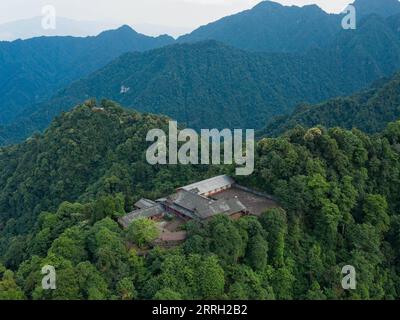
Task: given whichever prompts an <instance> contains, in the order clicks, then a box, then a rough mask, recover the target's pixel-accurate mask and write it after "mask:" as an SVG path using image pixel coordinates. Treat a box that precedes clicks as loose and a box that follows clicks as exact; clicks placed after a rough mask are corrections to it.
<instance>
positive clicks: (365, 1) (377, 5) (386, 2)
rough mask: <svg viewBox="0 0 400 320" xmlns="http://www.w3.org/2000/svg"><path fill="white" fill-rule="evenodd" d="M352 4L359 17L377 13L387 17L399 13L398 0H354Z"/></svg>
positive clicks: (399, 5) (399, 3)
mask: <svg viewBox="0 0 400 320" xmlns="http://www.w3.org/2000/svg"><path fill="white" fill-rule="evenodd" d="M353 5H354V6H355V7H356V9H357V13H358V14H359V15H360V16H361V17H362V16H367V15H369V14H378V15H379V16H381V17H384V18H387V17H389V16H392V15H395V14H399V13H400V2H399V0H356V1H355V2H354V4H353Z"/></svg>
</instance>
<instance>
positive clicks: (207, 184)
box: [179, 175, 235, 194]
mask: <svg viewBox="0 0 400 320" xmlns="http://www.w3.org/2000/svg"><path fill="white" fill-rule="evenodd" d="M234 183H235V181H234V180H233V179H232V178H231V177H229V176H227V175H222V176H218V177H214V178H210V179H207V180H203V181H199V182H196V183H193V184H190V185H188V186H185V187H182V188H179V189H183V190H186V191H192V192H194V193H198V194H206V193H208V192H210V191H213V190H216V189H220V188H224V187H226V186H231V185H233V184H234Z"/></svg>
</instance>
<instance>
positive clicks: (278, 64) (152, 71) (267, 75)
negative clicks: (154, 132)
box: [0, 15, 400, 145]
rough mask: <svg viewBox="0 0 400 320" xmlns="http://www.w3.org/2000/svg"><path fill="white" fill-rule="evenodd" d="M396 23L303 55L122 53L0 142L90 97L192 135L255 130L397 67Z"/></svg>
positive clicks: (184, 47)
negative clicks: (178, 125) (162, 119)
mask: <svg viewBox="0 0 400 320" xmlns="http://www.w3.org/2000/svg"><path fill="white" fill-rule="evenodd" d="M399 21H400V15H396V16H392V17H389V18H387V19H385V18H382V17H379V16H377V15H369V16H367V17H364V18H363V19H361V21H359V23H358V27H357V29H356V30H342V31H341V32H339V33H338V34H337V35H336V38H335V40H334V42H333V44H332V46H331V47H330V48H329V49H326V50H320V49H318V50H317V49H315V50H310V51H309V52H306V53H304V54H294V53H290V54H289V53H276V54H275V53H252V52H247V51H243V50H239V49H235V48H232V47H229V46H226V45H224V44H221V43H218V42H215V41H204V42H199V43H190V44H174V45H170V46H167V47H163V48H159V49H155V50H151V51H147V52H144V53H129V54H126V55H124V56H122V57H120V58H118V59H116V60H115V61H113V62H112V63H110V64H108V65H107V66H105V67H104V68H102V69H100V70H98V71H96V72H95V73H92V74H91V75H89V76H88V77H86V78H84V79H82V80H80V81H77V82H75V83H73V84H71V85H70V86H67V87H66V88H65V89H63V90H60V91H59V92H58V93H57V94H56V95H55V96H53V98H52V99H50V100H49V101H48V102H45V103H42V104H35V105H33V106H27V107H26V108H25V109H24V110H23V112H21V113H20V114H19V116H18V120H17V121H15V122H14V123H13V124H11V125H9V126H3V127H0V143H2V144H3V145H4V144H9V143H14V142H17V141H21V139H24V138H26V137H28V136H29V135H30V134H32V132H34V131H37V130H43V129H44V128H46V127H47V125H48V124H49V123H50V121H51V120H52V119H53V117H54V116H56V115H57V114H59V113H60V112H61V111H66V110H68V108H70V107H71V106H72V105H74V104H78V103H81V102H82V101H84V100H85V99H88V98H91V97H96V98H98V99H102V98H110V99H113V100H115V101H118V102H119V103H121V104H123V105H125V106H128V107H132V108H135V109H137V110H139V111H145V112H152V113H159V114H166V115H168V116H169V117H172V118H174V119H177V120H178V121H180V122H182V123H184V124H185V125H187V126H188V127H194V128H196V129H198V128H205V127H216V128H224V127H228V128H233V127H242V128H243V127H247V128H255V129H260V128H262V127H263V126H264V125H265V123H267V122H268V121H269V120H270V119H271V118H272V117H274V116H277V115H281V114H285V113H290V112H291V111H292V110H293V108H294V107H295V106H296V105H297V104H299V103H317V102H320V101H324V100H327V99H329V98H333V97H335V96H341V95H349V94H352V93H353V92H356V91H359V90H361V89H363V88H365V87H367V86H369V85H370V84H371V83H372V82H373V81H375V80H377V79H379V78H381V77H385V76H391V75H392V73H393V72H394V70H398V69H400V39H399V35H398V32H397V31H396V29H397V27H396V25H397V24H398V23H399ZM333 75H334V76H333ZM216 114H223V117H216V116H215V115H216Z"/></svg>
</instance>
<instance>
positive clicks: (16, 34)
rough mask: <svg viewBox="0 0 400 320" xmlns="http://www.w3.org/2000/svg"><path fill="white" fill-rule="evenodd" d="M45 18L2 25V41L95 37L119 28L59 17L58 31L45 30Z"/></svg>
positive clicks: (102, 23) (0, 37)
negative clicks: (43, 25) (58, 37)
mask: <svg viewBox="0 0 400 320" xmlns="http://www.w3.org/2000/svg"><path fill="white" fill-rule="evenodd" d="M42 19H43V17H34V18H31V19H25V20H18V21H12V22H8V23H4V24H0V41H14V40H17V39H22V40H25V39H29V38H34V37H41V36H47V37H49V36H73V37H86V36H95V35H98V34H99V33H101V32H102V31H104V30H110V29H114V28H116V27H118V25H117V24H116V23H108V22H98V21H77V20H73V19H68V18H64V17H57V27H56V29H47V30H46V29H43V27H42Z"/></svg>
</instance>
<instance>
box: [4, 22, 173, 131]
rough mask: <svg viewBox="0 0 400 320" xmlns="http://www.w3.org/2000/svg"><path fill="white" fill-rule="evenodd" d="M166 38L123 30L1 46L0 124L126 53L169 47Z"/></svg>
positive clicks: (45, 38) (17, 41) (32, 40)
mask: <svg viewBox="0 0 400 320" xmlns="http://www.w3.org/2000/svg"><path fill="white" fill-rule="evenodd" d="M173 41H174V39H173V38H171V37H168V36H160V37H157V38H153V37H148V36H144V35H142V34H139V33H137V32H135V31H134V30H132V29H131V28H130V27H128V26H123V27H121V28H119V29H117V30H110V31H105V32H103V33H101V34H99V35H98V36H95V37H86V38H78V37H38V38H33V39H28V40H16V41H13V42H5V41H3V42H0V96H1V101H0V123H3V124H4V123H8V122H10V121H12V120H13V119H15V117H16V116H17V115H18V113H19V112H21V111H22V109H23V108H25V107H26V105H27V104H33V103H36V102H40V101H43V100H44V99H46V98H49V97H50V96H51V95H52V94H54V92H56V90H58V89H60V88H62V87H63V86H65V85H67V84H69V83H70V82H71V81H74V80H77V79H79V78H81V77H83V76H86V75H87V74H89V73H91V72H93V71H95V70H97V69H98V68H100V67H102V66H104V65H106V64H107V63H109V62H110V61H112V60H113V59H115V58H117V57H118V56H120V55H121V54H123V53H125V52H129V51H144V50H149V49H153V48H156V47H161V46H163V45H166V44H169V43H171V42H173Z"/></svg>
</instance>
